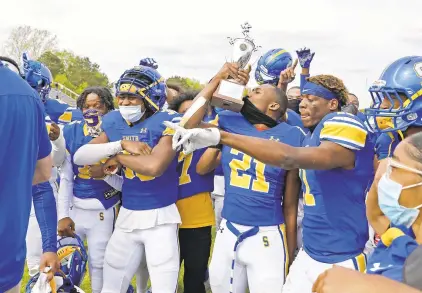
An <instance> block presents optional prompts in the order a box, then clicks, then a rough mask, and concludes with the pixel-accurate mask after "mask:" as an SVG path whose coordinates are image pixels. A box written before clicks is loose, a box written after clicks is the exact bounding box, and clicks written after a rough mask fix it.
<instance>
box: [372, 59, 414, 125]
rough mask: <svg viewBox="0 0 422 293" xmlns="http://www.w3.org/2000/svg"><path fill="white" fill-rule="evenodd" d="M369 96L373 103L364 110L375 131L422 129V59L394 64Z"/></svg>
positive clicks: (376, 83) (377, 82) (388, 68)
mask: <svg viewBox="0 0 422 293" xmlns="http://www.w3.org/2000/svg"><path fill="white" fill-rule="evenodd" d="M369 92H370V94H371V96H372V100H373V103H372V106H371V107H370V108H366V109H365V115H366V116H367V119H368V124H369V126H370V127H371V128H372V130H373V131H376V132H391V131H397V130H401V131H405V130H406V129H407V128H408V127H409V126H411V125H413V126H422V98H421V96H422V56H408V57H403V58H400V59H398V60H396V61H394V62H393V63H392V64H391V65H389V66H388V67H387V68H386V69H385V70H384V72H383V73H382V74H381V77H380V78H379V80H377V81H376V82H374V84H373V85H372V86H371V87H370V88H369ZM385 99H387V100H385ZM386 105H387V106H389V107H387V106H386Z"/></svg>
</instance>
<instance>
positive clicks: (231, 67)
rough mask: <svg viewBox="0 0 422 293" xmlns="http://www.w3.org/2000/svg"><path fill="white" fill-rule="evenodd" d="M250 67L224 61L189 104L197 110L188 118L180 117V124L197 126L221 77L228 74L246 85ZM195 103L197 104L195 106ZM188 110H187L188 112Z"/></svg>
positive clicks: (224, 77)
mask: <svg viewBox="0 0 422 293" xmlns="http://www.w3.org/2000/svg"><path fill="white" fill-rule="evenodd" d="M249 72H250V68H248V69H247V70H243V69H240V70H239V67H238V65H237V64H236V63H225V64H224V65H223V67H222V68H221V69H220V71H219V72H218V73H217V74H216V75H215V76H214V77H213V79H211V81H210V82H209V83H208V84H207V85H206V86H205V87H204V89H203V90H202V91H201V92H200V93H199V94H198V95H197V96H196V98H195V100H194V104H193V105H192V106H191V108H192V109H195V108H196V107H197V106H198V107H199V108H198V110H197V111H196V112H195V113H194V114H193V115H192V116H191V117H190V118H189V119H188V120H186V118H187V117H183V118H182V124H184V127H185V128H186V129H190V128H195V127H198V126H199V125H200V123H201V121H202V119H203V118H204V116H205V114H206V113H207V111H208V105H209V103H210V101H211V99H212V96H213V94H214V92H215V91H216V90H217V88H218V85H219V84H220V82H221V81H222V80H223V79H227V78H228V77H229V76H231V77H233V78H234V79H235V80H236V81H238V82H239V83H241V84H244V85H246V84H247V83H248V81H249ZM196 105H197V106H196ZM188 113H189V112H187V114H188Z"/></svg>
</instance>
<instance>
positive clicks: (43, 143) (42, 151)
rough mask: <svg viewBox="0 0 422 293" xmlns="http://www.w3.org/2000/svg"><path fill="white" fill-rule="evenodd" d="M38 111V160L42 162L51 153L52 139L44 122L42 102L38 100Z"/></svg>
mask: <svg viewBox="0 0 422 293" xmlns="http://www.w3.org/2000/svg"><path fill="white" fill-rule="evenodd" d="M37 111H38V121H37V124H38V127H37V129H38V143H39V145H38V156H37V159H38V160H41V159H44V158H45V157H47V156H48V155H49V154H50V153H51V143H50V138H49V137H48V133H47V126H46V124H45V120H44V112H43V108H42V105H41V101H38V100H37Z"/></svg>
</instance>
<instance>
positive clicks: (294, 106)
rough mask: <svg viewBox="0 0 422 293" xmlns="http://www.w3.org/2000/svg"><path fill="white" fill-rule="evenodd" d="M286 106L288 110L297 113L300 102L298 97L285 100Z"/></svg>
mask: <svg viewBox="0 0 422 293" xmlns="http://www.w3.org/2000/svg"><path fill="white" fill-rule="evenodd" d="M287 103H288V104H287V108H289V109H290V110H293V111H295V112H296V113H298V114H300V113H299V104H300V99H291V100H288V101H287Z"/></svg>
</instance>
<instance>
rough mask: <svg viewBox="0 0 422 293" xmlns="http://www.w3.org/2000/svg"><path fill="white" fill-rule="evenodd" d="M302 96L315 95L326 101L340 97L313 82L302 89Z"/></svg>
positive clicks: (307, 83)
mask: <svg viewBox="0 0 422 293" xmlns="http://www.w3.org/2000/svg"><path fill="white" fill-rule="evenodd" d="M301 94H302V95H313V96H317V97H320V98H323V99H326V100H332V99H337V100H338V97H337V95H336V94H335V93H333V92H332V91H330V90H327V89H326V88H325V87H323V86H320V85H317V84H315V83H312V82H309V81H308V82H306V83H305V85H304V86H303V88H302V92H301Z"/></svg>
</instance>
